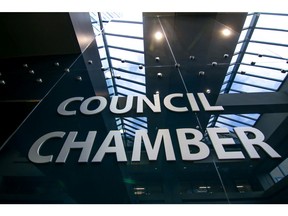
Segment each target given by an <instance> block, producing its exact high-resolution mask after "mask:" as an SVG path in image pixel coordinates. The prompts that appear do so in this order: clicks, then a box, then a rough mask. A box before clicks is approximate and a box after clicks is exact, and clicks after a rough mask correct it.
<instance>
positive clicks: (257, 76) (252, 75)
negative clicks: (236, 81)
mask: <svg viewBox="0 0 288 216" xmlns="http://www.w3.org/2000/svg"><path fill="white" fill-rule="evenodd" d="M237 74H240V75H242V76H251V77H255V78H260V79H266V80H271V81H275V82H282V80H279V79H275V78H270V77H264V76H259V75H255V74H248V73H245V74H241V72H240V73H239V72H238V73H237ZM223 84H224V83H223Z"/></svg>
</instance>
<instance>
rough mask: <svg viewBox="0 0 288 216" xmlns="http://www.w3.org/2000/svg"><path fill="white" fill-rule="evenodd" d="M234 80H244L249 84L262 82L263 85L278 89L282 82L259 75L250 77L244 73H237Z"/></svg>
mask: <svg viewBox="0 0 288 216" xmlns="http://www.w3.org/2000/svg"><path fill="white" fill-rule="evenodd" d="M234 80H235V81H238V82H244V83H247V84H253V83H259V82H261V84H262V85H264V86H269V88H272V89H274V90H276V89H278V87H279V86H280V84H281V82H276V81H273V80H267V79H262V78H258V77H249V76H245V75H242V74H237V75H236V77H235V79H234Z"/></svg>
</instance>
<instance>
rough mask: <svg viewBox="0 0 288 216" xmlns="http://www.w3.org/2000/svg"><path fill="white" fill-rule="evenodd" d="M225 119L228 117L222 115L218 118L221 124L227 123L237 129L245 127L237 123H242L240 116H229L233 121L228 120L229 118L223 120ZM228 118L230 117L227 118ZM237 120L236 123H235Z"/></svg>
mask: <svg viewBox="0 0 288 216" xmlns="http://www.w3.org/2000/svg"><path fill="white" fill-rule="evenodd" d="M223 117H226V115H220V116H219V117H218V120H219V121H220V122H223V123H227V124H228V125H233V126H235V127H240V126H244V125H243V124H241V123H239V122H236V121H240V119H241V118H240V117H239V116H236V115H229V118H231V119H227V118H223ZM227 117H228V116H227ZM234 120H235V121H234Z"/></svg>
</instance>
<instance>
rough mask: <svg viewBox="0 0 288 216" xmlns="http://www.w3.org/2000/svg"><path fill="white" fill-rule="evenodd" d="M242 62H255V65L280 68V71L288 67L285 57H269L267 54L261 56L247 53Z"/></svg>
mask: <svg viewBox="0 0 288 216" xmlns="http://www.w3.org/2000/svg"><path fill="white" fill-rule="evenodd" d="M242 62H243V63H246V64H251V62H255V65H258V66H266V67H272V68H278V69H279V71H281V69H283V68H286V67H287V63H286V61H285V60H283V59H276V58H269V57H266V56H263V57H261V58H259V57H258V56H257V55H251V54H245V55H244V57H243V60H242Z"/></svg>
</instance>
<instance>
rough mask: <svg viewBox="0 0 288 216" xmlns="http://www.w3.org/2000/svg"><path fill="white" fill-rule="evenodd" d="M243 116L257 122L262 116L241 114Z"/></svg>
mask: <svg viewBox="0 0 288 216" xmlns="http://www.w3.org/2000/svg"><path fill="white" fill-rule="evenodd" d="M241 115H242V116H246V117H248V118H253V119H255V120H257V119H258V118H259V116H260V114H256V113H255V114H252V113H251V114H241Z"/></svg>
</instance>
